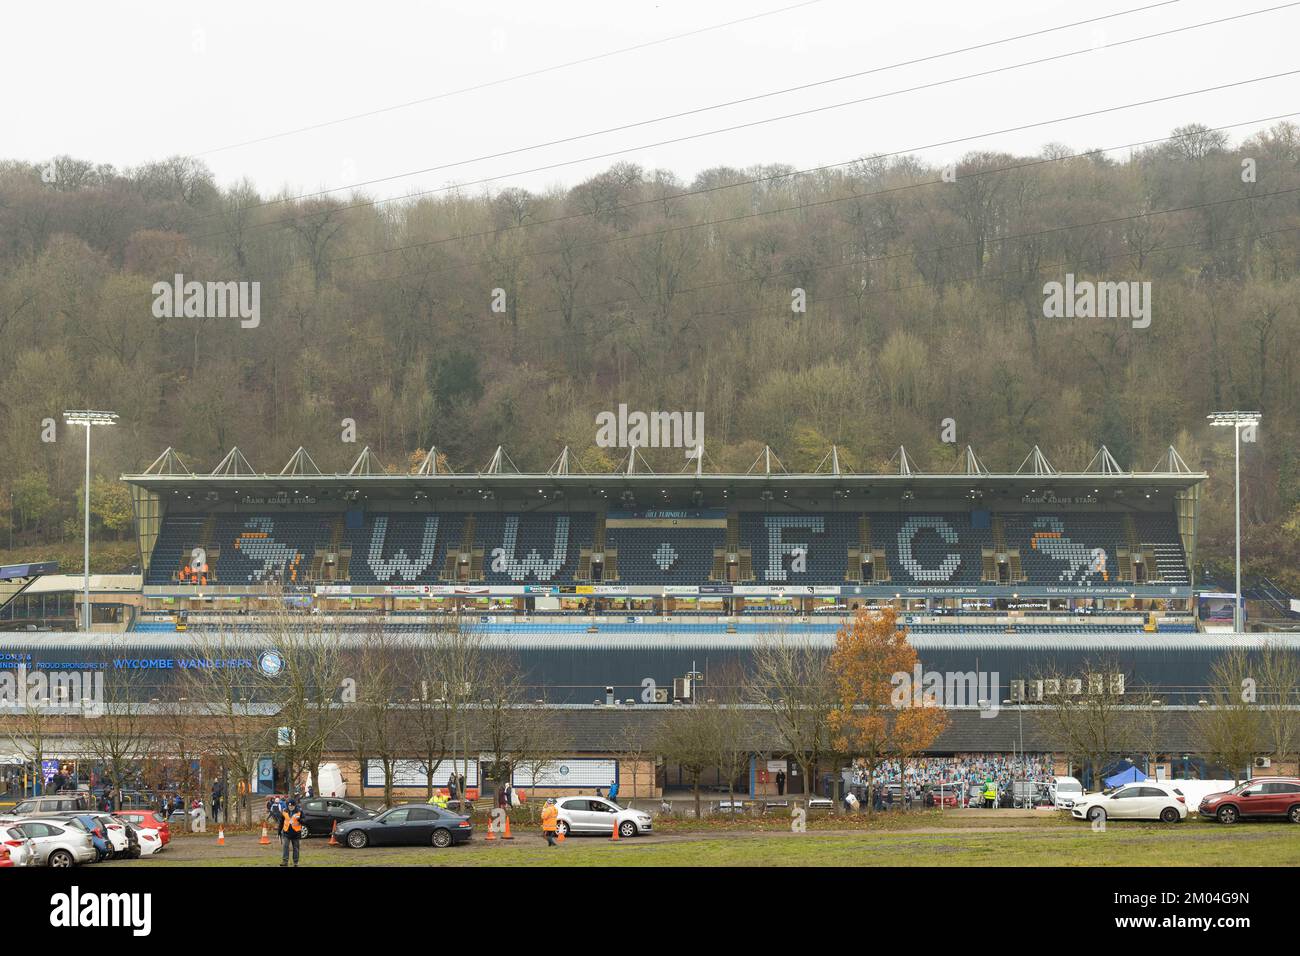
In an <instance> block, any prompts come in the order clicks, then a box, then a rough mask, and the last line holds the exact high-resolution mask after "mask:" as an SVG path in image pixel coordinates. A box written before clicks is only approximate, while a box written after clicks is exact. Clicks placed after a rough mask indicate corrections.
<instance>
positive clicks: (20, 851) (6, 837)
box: [0, 823, 36, 866]
mask: <svg viewBox="0 0 1300 956" xmlns="http://www.w3.org/2000/svg"><path fill="white" fill-rule="evenodd" d="M0 846H3V847H5V848H6V849H7V850H8V851H9V859H10V861H11V862H12V863H13V865H14V866H36V847H35V846H33V845H32V841H31V839H30V838H29V837H28V836H27V834H25V833H23V831H22V829H21V828H20V827H19V826H18V825H17V824H15V823H0Z"/></svg>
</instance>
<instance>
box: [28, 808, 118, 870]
mask: <svg viewBox="0 0 1300 956" xmlns="http://www.w3.org/2000/svg"><path fill="white" fill-rule="evenodd" d="M17 826H18V827H19V829H21V830H22V832H23V834H24V835H25V836H27V837H28V838H30V839H31V841H32V848H33V849H34V850H35V851H36V862H37V865H38V866H54V867H69V866H76V865H77V864H79V863H94V862H95V861H96V860H97V859H99V852H98V851H97V850H96V849H95V843H94V841H93V840H92V839H91V838H90V834H89V833H87V832H86V831H85V830H82V829H80V828H77V827H73V826H70V825H68V823H66V822H65V821H63V820H36V819H24V820H23V821H22V822H21V823H19V824H17Z"/></svg>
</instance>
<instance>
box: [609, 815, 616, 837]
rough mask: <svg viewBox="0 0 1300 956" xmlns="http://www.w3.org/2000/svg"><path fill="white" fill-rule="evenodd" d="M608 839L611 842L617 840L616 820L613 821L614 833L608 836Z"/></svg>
mask: <svg viewBox="0 0 1300 956" xmlns="http://www.w3.org/2000/svg"><path fill="white" fill-rule="evenodd" d="M610 839H611V840H617V839H618V820H617V819H615V820H614V832H613V833H612V834H611V835H610Z"/></svg>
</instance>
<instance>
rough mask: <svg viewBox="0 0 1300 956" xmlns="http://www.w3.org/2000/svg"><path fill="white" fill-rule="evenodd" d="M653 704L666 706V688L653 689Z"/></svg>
mask: <svg viewBox="0 0 1300 956" xmlns="http://www.w3.org/2000/svg"><path fill="white" fill-rule="evenodd" d="M655 703H656V704H666V703H668V688H667V687H656V688H655Z"/></svg>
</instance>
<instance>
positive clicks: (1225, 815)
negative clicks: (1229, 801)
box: [1215, 806, 1238, 823]
mask: <svg viewBox="0 0 1300 956" xmlns="http://www.w3.org/2000/svg"><path fill="white" fill-rule="evenodd" d="M1215 816H1216V817H1217V818H1218V820H1219V822H1220V823H1236V822H1237V817H1238V813H1237V808H1236V807H1233V806H1227V807H1219V812H1218V813H1216V814H1215Z"/></svg>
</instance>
